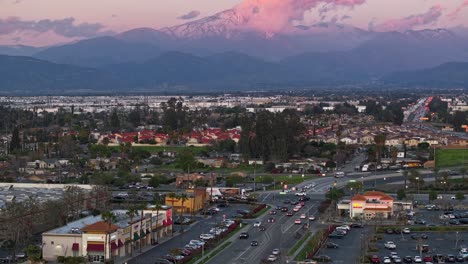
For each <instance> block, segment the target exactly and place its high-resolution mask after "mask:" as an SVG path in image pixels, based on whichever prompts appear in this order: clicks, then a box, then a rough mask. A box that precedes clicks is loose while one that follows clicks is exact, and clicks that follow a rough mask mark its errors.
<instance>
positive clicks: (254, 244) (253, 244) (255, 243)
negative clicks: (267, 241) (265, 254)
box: [250, 240, 258, 247]
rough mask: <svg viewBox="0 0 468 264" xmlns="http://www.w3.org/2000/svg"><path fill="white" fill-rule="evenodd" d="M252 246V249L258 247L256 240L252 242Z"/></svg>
mask: <svg viewBox="0 0 468 264" xmlns="http://www.w3.org/2000/svg"><path fill="white" fill-rule="evenodd" d="M250 245H251V246H252V247H256V246H258V241H255V240H254V241H252V242H250Z"/></svg>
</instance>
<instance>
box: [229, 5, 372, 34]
mask: <svg viewBox="0 0 468 264" xmlns="http://www.w3.org/2000/svg"><path fill="white" fill-rule="evenodd" d="M365 2H366V0H244V1H243V2H242V3H240V4H239V5H238V6H236V7H235V10H236V11H237V13H238V14H239V15H240V18H241V19H245V20H248V23H247V26H248V28H249V29H255V30H259V31H264V32H269V33H277V32H284V31H287V30H290V29H291V28H293V27H292V22H293V21H301V20H303V19H304V14H305V12H307V11H309V10H311V9H313V8H316V7H317V6H318V5H320V4H330V5H333V6H346V7H354V6H357V5H362V4H364V3H365Z"/></svg>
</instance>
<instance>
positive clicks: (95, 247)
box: [86, 243, 104, 252]
mask: <svg viewBox="0 0 468 264" xmlns="http://www.w3.org/2000/svg"><path fill="white" fill-rule="evenodd" d="M86 251H88V252H103V251H104V244H89V243H88V247H87V248H86Z"/></svg>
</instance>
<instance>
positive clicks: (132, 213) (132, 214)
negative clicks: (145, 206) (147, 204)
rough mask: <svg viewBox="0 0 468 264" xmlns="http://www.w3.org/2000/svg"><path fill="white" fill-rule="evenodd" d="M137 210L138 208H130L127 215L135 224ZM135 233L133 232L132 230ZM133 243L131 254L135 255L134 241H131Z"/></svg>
mask: <svg viewBox="0 0 468 264" xmlns="http://www.w3.org/2000/svg"><path fill="white" fill-rule="evenodd" d="M137 213H138V212H137V209H136V207H134V206H132V207H130V208H129V209H128V210H127V212H126V213H125V214H126V215H127V216H128V217H129V218H130V223H133V218H135V216H136V215H137ZM132 231H133V230H132ZM130 241H131V243H132V246H131V252H130V254H131V255H133V249H134V248H133V239H131V240H130Z"/></svg>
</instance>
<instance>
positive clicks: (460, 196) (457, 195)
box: [455, 192, 465, 201]
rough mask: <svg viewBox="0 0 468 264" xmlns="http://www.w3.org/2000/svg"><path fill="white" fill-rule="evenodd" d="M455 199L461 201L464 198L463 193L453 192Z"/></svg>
mask: <svg viewBox="0 0 468 264" xmlns="http://www.w3.org/2000/svg"><path fill="white" fill-rule="evenodd" d="M455 199H457V200H458V201H463V200H465V194H464V193H462V192H457V193H456V194H455Z"/></svg>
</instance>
